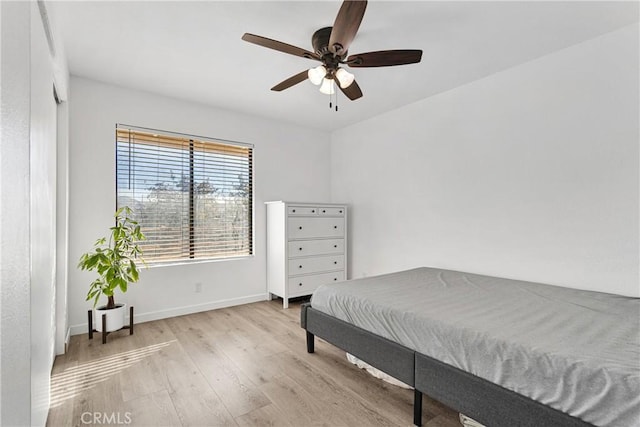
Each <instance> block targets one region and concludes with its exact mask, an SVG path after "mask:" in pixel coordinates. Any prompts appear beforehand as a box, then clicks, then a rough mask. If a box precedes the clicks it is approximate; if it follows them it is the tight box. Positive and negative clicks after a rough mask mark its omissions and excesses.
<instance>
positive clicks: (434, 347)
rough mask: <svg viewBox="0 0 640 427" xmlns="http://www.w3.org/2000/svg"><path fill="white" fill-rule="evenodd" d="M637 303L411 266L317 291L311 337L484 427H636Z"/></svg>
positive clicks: (308, 322) (418, 398)
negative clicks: (400, 270) (352, 356)
mask: <svg viewBox="0 0 640 427" xmlns="http://www.w3.org/2000/svg"><path fill="white" fill-rule="evenodd" d="M639 316H640V299H638V298H630V297H624V296H618V295H611V294H605V293H599V292H588V291H581V290H576V289H568V288H563V287H558V286H550V285H543V284H538V283H530V282H523V281H518V280H509V279H503V278H496V277H489V276H482V275H477V274H469V273H464V272H458V271H450V270H442V269H434V268H426V267H425V268H418V269H413V270H407V271H402V272H397V273H392V274H387V275H381V276H376V277H370V278H364V279H357V280H350V281H346V282H342V283H335V284H330V285H325V286H322V287H320V288H318V289H317V290H316V292H315V293H314V294H313V296H312V299H311V302H310V303H309V304H305V305H303V306H302V310H301V325H302V327H303V328H304V329H305V330H306V334H307V351H308V352H309V353H313V352H314V337H315V336H318V337H320V338H323V339H324V340H326V341H328V342H329V343H332V344H333V345H335V346H337V347H339V348H341V349H343V350H345V351H346V352H348V353H351V354H353V355H354V356H356V357H357V358H359V359H361V360H363V361H365V362H367V363H369V364H370V365H372V366H374V367H376V368H378V369H380V370H381V371H383V372H386V373H387V374H389V375H391V376H393V377H394V378H397V379H398V380H400V381H402V382H404V383H406V384H408V385H410V386H412V387H414V398H415V400H414V424H416V425H420V424H421V418H422V393H425V394H427V395H429V396H430V397H432V398H434V399H436V400H439V401H440V402H442V403H444V404H445V405H447V406H449V407H451V408H453V409H455V410H457V411H459V412H461V413H463V414H465V415H467V416H469V417H471V418H473V419H475V420H477V421H478V422H480V423H482V424H484V425H487V426H492V427H493V426H508V427H512V426H531V427H538V426H542V425H544V426H589V425H595V426H639V425H640V317H639Z"/></svg>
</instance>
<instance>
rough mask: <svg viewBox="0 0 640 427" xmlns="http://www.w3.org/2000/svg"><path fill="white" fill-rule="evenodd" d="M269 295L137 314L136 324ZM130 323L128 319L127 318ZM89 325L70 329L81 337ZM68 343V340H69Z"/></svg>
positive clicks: (74, 326) (263, 295)
mask: <svg viewBox="0 0 640 427" xmlns="http://www.w3.org/2000/svg"><path fill="white" fill-rule="evenodd" d="M268 297H269V294H257V295H249V296H246V297H241V298H232V299H227V300H221V301H214V302H208V303H204V304H196V305H188V306H185V307H178V308H171V309H168V310H159V311H151V312H148V313H135V314H134V316H135V323H136V324H138V323H144V322H150V321H152V320H160V319H167V318H169V317H176V316H183V315H185V314H192V313H199V312H201V311H209V310H216V309H218V308H225V307H233V306H236V305H243V304H250V303H252V302H258V301H266V300H268ZM127 321H128V317H127ZM87 328H88V325H87V324H86V323H81V324H79V325H72V326H71V327H70V328H69V331H70V334H71V335H80V334H86V333H87ZM67 342H68V340H67Z"/></svg>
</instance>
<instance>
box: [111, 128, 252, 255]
mask: <svg viewBox="0 0 640 427" xmlns="http://www.w3.org/2000/svg"><path fill="white" fill-rule="evenodd" d="M116 196H117V197H116V198H117V207H122V206H129V207H130V208H131V209H133V213H134V216H135V219H136V220H137V221H138V222H139V224H140V226H141V229H142V232H143V233H144V234H145V236H146V237H147V240H145V241H144V242H142V245H141V246H142V249H143V251H144V259H145V260H146V261H147V262H149V263H170V262H175V261H185V260H198V259H200V260H201V259H220V258H231V257H240V256H248V255H251V254H253V235H252V229H253V226H252V222H253V147H252V146H250V145H243V144H237V143H228V142H221V141H216V140H212V139H208V138H202V137H192V136H188V135H182V134H175V133H170V132H160V131H154V130H150V129H141V128H133V127H131V126H123V125H118V126H117V128H116Z"/></svg>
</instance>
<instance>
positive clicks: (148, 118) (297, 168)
mask: <svg viewBox="0 0 640 427" xmlns="http://www.w3.org/2000/svg"><path fill="white" fill-rule="evenodd" d="M203 90H207V89H206V88H203ZM246 102H251V100H250V99H247V100H246ZM116 123H124V124H130V125H135V126H142V127H148V128H155V129H161V130H168V131H173V132H184V133H189V134H195V135H203V136H209V137H212V138H222V139H226V140H234V141H241V142H246V143H252V144H255V149H254V168H255V169H254V186H255V240H254V247H255V256H254V257H251V258H246V259H240V260H229V261H219V262H208V263H201V264H190V265H180V266H171V267H153V268H150V269H147V270H143V271H142V272H141V279H140V281H139V282H138V283H136V284H133V285H131V286H130V288H129V291H128V292H127V294H126V295H124V296H121V295H117V296H116V301H118V300H120V301H125V302H127V303H128V304H132V305H134V306H135V310H136V313H137V318H138V320H140V321H144V320H152V319H157V318H162V317H168V316H173V315H178V314H184V313H189V312H195V311H199V310H207V309H211V308H216V307H221V306H227V305H234V304H241V303H244V302H251V301H256V300H262V299H265V298H266V281H265V275H266V272H265V265H266V263H265V207H264V202H265V201H267V200H280V199H289V200H296V201H313V200H329V198H330V181H329V179H328V174H329V168H330V145H329V134H328V133H324V132H320V131H312V130H308V129H304V128H300V127H296V126H292V125H288V124H285V123H277V122H273V121H270V120H266V119H261V118H257V117H251V116H246V115H241V114H236V113H233V112H230V111H223V110H217V109H213V108H209V107H206V106H203V105H198V104H193V103H188V102H183V101H179V100H176V99H171V98H165V97H161V96H157V95H152V94H149V93H144V92H137V91H133V90H128V89H123V88H118V87H115V86H110V85H106V84H102V83H98V82H95V81H91V80H87V79H82V78H77V77H72V78H71V94H70V125H69V126H70V144H69V164H70V170H69V201H70V205H69V211H70V215H69V294H68V295H69V297H68V312H69V323H70V325H71V330H72V333H73V334H78V333H85V332H86V319H87V310H88V309H89V308H91V304H90V303H88V302H85V296H86V292H87V289H88V285H89V283H90V282H91V280H92V277H93V276H92V273H88V272H80V271H78V270H77V268H76V264H77V261H78V259H79V257H80V255H81V254H82V253H83V252H85V251H87V250H89V249H90V248H91V245H92V244H93V242H94V241H95V239H97V238H98V237H100V236H102V235H105V234H106V231H107V230H108V227H110V226H111V225H112V215H113V211H114V210H115V166H114V165H115V125H116ZM196 283H201V284H202V292H201V293H196V292H195V284H196Z"/></svg>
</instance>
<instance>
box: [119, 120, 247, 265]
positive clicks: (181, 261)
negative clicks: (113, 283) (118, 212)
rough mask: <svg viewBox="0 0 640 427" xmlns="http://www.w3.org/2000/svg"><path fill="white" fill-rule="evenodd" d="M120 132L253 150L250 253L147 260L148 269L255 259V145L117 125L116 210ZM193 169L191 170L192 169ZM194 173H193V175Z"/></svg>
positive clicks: (187, 211) (121, 124)
mask: <svg viewBox="0 0 640 427" xmlns="http://www.w3.org/2000/svg"><path fill="white" fill-rule="evenodd" d="M118 131H133V132H141V133H149V134H158V135H162V136H167V137H174V138H184V139H191V140H195V142H197V143H207V142H210V143H214V144H222V145H228V146H232V147H239V148H247V149H249V150H251V156H250V157H251V163H250V169H249V172H250V174H249V178H250V187H251V192H250V198H251V202H250V205H249V207H250V209H251V215H250V216H248V219H249V220H250V221H251V226H250V227H249V228H248V231H249V232H250V236H249V246H250V252H249V253H248V254H245V255H235V256H228V257H224V256H216V257H201V258H190V257H189V255H190V254H188V255H187V257H181V258H175V259H166V260H158V261H153V260H151V261H149V260H146V264H147V267H148V268H155V267H168V266H174V265H192V264H203V263H211V262H223V261H237V260H243V259H247V258H253V257H255V253H256V244H255V240H256V239H255V237H256V234H255V226H256V212H255V145H254V144H250V143H246V142H239V141H232V140H227V139H222V138H212V137H207V136H201V135H195V134H187V133H181V132H173V131H167V130H162V129H155V128H146V127H141V126H133V125H127V124H123V123H116V129H115V147H114V149H115V153H114V154H115V159H114V160H115V168H114V172H115V196H116V197H115V204H116V209H117V208H118ZM190 169H191V168H190ZM192 172H193V171H191V173H192ZM191 208H192V206H190V208H188V209H187V210H186V211H185V212H186V213H187V214H188V213H189V210H190V209H191ZM134 215H135V211H134ZM189 243H190V244H191V240H190V239H189ZM142 257H143V259H144V253H143V254H142Z"/></svg>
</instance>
